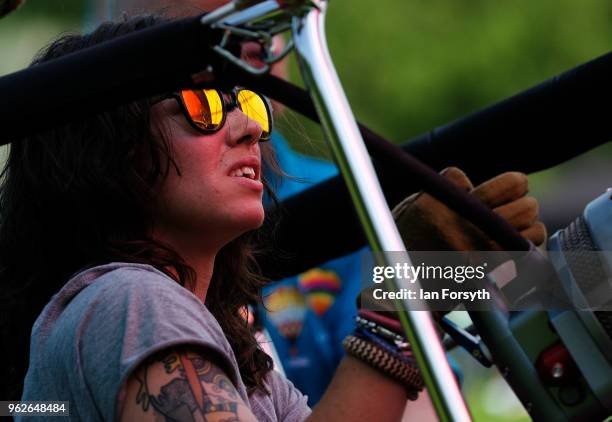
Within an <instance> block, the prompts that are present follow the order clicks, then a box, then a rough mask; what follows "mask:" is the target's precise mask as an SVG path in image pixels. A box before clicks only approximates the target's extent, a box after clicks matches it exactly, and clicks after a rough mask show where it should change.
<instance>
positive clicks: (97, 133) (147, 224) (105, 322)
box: [0, 17, 406, 421]
mask: <svg viewBox="0 0 612 422" xmlns="http://www.w3.org/2000/svg"><path fill="white" fill-rule="evenodd" d="M156 22H157V19H156V18H152V17H144V18H134V19H131V20H128V21H127V22H123V23H118V24H104V25H102V26H101V27H100V28H98V29H97V30H96V31H94V32H93V33H92V34H90V35H86V36H67V37H64V38H62V39H60V40H59V41H56V42H54V43H53V44H51V46H50V47H48V48H47V49H46V50H45V51H44V52H43V53H42V54H41V55H40V56H39V57H38V58H37V59H36V60H35V63H40V62H44V61H46V60H51V59H53V58H56V57H59V56H62V55H65V54H68V53H70V52H73V51H77V50H79V49H82V48H86V47H88V46H91V45H94V44H96V43H99V42H102V41H105V40H108V39H111V38H114V37H116V36H120V35H123V34H126V33H129V32H132V31H135V30H138V29H141V28H145V27H148V26H151V25H154V24H155V23H156ZM235 95H236V93H235V92H232V93H223V95H222V96H223V101H224V102H225V103H226V105H225V108H226V113H225V121H224V122H222V124H221V125H219V127H218V130H216V131H214V132H212V131H205V133H203V132H202V131H201V130H200V129H202V128H198V124H197V123H198V122H196V121H194V119H193V118H192V116H190V115H188V114H187V113H185V108H184V105H185V102H186V101H188V99H185V98H184V97H183V98H182V99H181V98H179V101H177V99H176V98H174V97H172V98H164V99H160V98H156V99H147V100H142V101H139V102H136V103H132V104H128V105H125V106H123V107H119V108H117V109H114V110H111V111H108V112H105V113H103V114H100V115H98V116H95V117H91V118H89V119H84V120H82V121H79V122H73V123H70V124H68V125H65V126H61V127H57V128H55V129H53V130H50V131H48V132H45V133H42V134H38V135H36V136H32V137H29V138H28V139H23V140H20V141H18V142H15V143H14V144H13V146H12V148H11V152H10V157H9V160H8V162H7V165H6V168H5V173H4V185H3V188H2V198H1V200H2V213H3V219H2V226H1V228H0V239H1V240H0V242H2V243H1V245H0V254H1V259H2V280H3V283H4V285H5V286H7V285H8V287H9V288H8V289H4V290H3V291H4V292H5V294H6V292H7V291H10V293H9V294H10V297H9V298H5V299H6V300H5V301H3V303H11V304H13V307H12V308H11V309H10V317H11V320H12V321H15V320H21V322H22V323H23V324H24V325H28V323H31V321H32V316H33V315H34V316H35V315H37V314H38V313H40V309H41V308H42V305H43V304H44V303H45V302H47V301H49V299H50V298H51V295H52V294H53V293H55V292H57V291H58V290H60V288H61V290H60V291H59V293H57V294H56V295H55V296H53V298H52V299H51V300H50V302H49V303H48V304H47V305H46V306H45V309H44V310H43V312H42V314H40V316H39V317H38V319H37V321H36V323H35V325H34V328H33V330H32V339H31V350H30V362H29V369H28V374H27V377H26V379H25V386H24V392H23V396H22V399H23V400H67V401H70V406H71V409H70V411H71V415H72V417H73V418H75V419H81V420H102V419H104V420H112V419H121V420H147V419H151V420H153V419H154V418H155V417H159V416H164V417H165V418H166V419H167V420H199V419H200V418H203V419H215V420H217V419H224V420H253V419H255V418H256V419H258V420H289V421H290V420H303V419H305V418H306V417H307V416H308V415H309V414H310V410H309V409H308V407H307V406H306V404H305V398H304V397H303V396H302V395H301V394H300V393H299V392H298V391H297V390H295V389H294V388H293V386H292V385H291V384H290V383H289V382H288V381H286V380H285V379H284V378H282V377H281V376H279V375H278V374H277V373H276V372H274V371H272V370H271V369H272V364H271V360H270V358H269V357H268V356H267V355H265V353H263V352H262V351H261V350H260V349H259V348H258V347H257V344H256V342H255V340H254V339H253V336H252V335H251V334H250V333H249V331H248V329H247V327H246V326H245V324H244V323H243V320H242V319H241V317H240V315H239V310H240V309H241V308H242V307H243V306H244V305H246V304H247V303H248V302H249V301H254V300H257V295H258V292H259V288H260V287H261V280H259V279H258V278H257V276H256V275H255V272H254V271H253V256H254V252H253V251H252V250H251V249H250V247H249V236H250V235H249V232H251V231H252V230H254V229H257V228H258V227H260V226H261V224H262V222H263V219H264V211H263V207H262V203H261V197H262V191H263V188H264V181H263V180H260V175H261V174H262V171H261V165H262V163H261V160H262V159H261V157H262V156H263V157H264V158H263V160H264V161H265V159H266V157H268V155H269V154H268V152H267V151H266V147H265V144H260V143H259V140H260V138H261V136H262V131H263V130H264V129H265V128H262V125H261V123H260V122H256V121H255V120H253V119H251V118H249V117H247V115H246V114H245V112H244V111H243V110H241V107H236V106H235V104H229V103H231V102H233V101H232V97H234V98H233V99H234V100H235ZM205 129H206V128H205ZM266 129H267V128H266ZM268 130H269V129H268ZM262 151H263V152H262ZM62 286H63V287H62ZM9 299H10V300H9ZM204 304H206V305H204ZM13 333H14V330H13V331H10V329H9V331H7V332H5V333H4V335H5V338H4V340H8V339H11V342H12V344H15V339H17V342H18V343H19V342H20V343H21V344H20V346H23V343H24V338H26V336H23V335H22V336H21V337H20V338H18V337H16V336H15V335H14V334H13ZM5 344H6V343H5ZM16 349H17V350H19V352H17V353H23V350H24V348H23V347H20V348H16ZM11 358H12V359H11V361H16V360H17V361H18V360H19V356H11ZM339 372H340V378H339V380H340V384H338V385H337V386H336V387H335V388H338V387H339V386H342V385H343V384H342V383H346V382H347V380H348V379H350V378H355V376H356V378H357V379H359V382H358V383H357V384H360V383H361V382H363V383H364V384H361V387H362V388H364V387H367V388H368V389H369V391H371V393H372V394H373V395H374V396H379V395H378V394H376V390H377V389H381V391H380V393H382V395H381V396H384V397H386V398H387V400H385V403H387V402H388V403H387V404H386V405H385V406H383V407H384V409H379V411H378V412H377V416H378V418H384V415H385V413H386V412H392V413H393V412H395V413H394V415H399V414H401V412H402V410H403V407H404V405H405V401H406V393H405V391H404V388H403V387H402V386H401V385H399V384H398V383H396V382H394V381H391V380H390V379H388V378H386V377H385V376H383V375H381V374H379V373H378V372H376V371H375V370H373V369H370V368H369V367H368V366H366V365H364V364H361V363H359V362H358V361H357V360H354V359H352V360H348V361H347V363H345V364H344V365H343V366H342V367H341V368H340V371H339ZM343 372H344V374H345V377H344V378H343V377H342V373H343ZM360 374H361V375H360ZM12 375H13V381H14V380H15V379H18V378H19V376H20V375H22V374H20V372H19V365H17V366H16V368H14V369H13V371H12ZM347 377H348V378H347ZM343 380H344V381H343ZM352 384H353V385H354V384H355V382H353V383H352ZM332 388H333V387H332ZM341 390H342V391H337V392H336V394H334V393H332V394H331V396H330V397H332V400H331V401H329V402H325V401H324V402H323V403H322V404H321V406H322V407H321V410H320V412H321V414H320V416H319V418H325V419H328V415H330V414H334V415H335V416H336V417H340V416H348V414H347V413H346V412H348V413H352V412H359V411H361V412H362V413H361V416H363V415H367V414H368V413H367V412H366V413H363V412H364V411H365V410H366V407H363V408H362V406H358V405H355V406H354V408H351V407H348V405H346V406H347V407H346V408H344V410H342V409H343V407H344V406H345V404H344V403H345V402H346V403H350V402H351V401H352V400H350V397H347V396H346V394H349V395H351V394H355V392H356V391H359V392H360V394H359V395H360V396H361V392H362V391H364V390H363V389H358V390H354V389H353V388H348V389H347V388H342V389H341ZM383 390H384V391H383ZM381 396H379V397H381ZM359 402H360V403H367V402H368V400H363V397H360V400H359ZM376 402H380V400H378V399H377V400H376ZM340 403H342V405H340ZM391 403H394V405H391ZM376 407H377V406H372V408H371V409H368V411H370V410H372V411H376ZM356 414H357V413H356ZM315 415H316V413H315ZM315 415H313V417H314V416H315Z"/></svg>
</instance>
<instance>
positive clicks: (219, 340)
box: [22, 263, 310, 422]
mask: <svg viewBox="0 0 612 422" xmlns="http://www.w3.org/2000/svg"><path fill="white" fill-rule="evenodd" d="M185 344H190V345H196V346H199V347H200V348H203V349H204V350H206V351H207V352H209V353H211V356H212V355H214V356H215V357H216V358H217V359H216V362H220V365H221V366H222V369H224V371H225V373H226V374H227V376H228V377H229V378H230V380H232V382H233V383H234V386H235V387H236V389H237V391H238V393H239V394H240V396H241V398H242V399H243V401H244V402H245V403H246V404H247V405H248V406H250V408H251V410H252V412H253V414H254V415H255V416H256V417H257V419H258V420H260V421H288V422H293V421H302V420H304V419H306V417H307V416H308V415H309V414H310V409H309V408H308V405H307V404H306V397H305V396H304V395H302V394H301V393H300V392H299V391H298V390H297V389H296V388H295V387H294V386H293V384H291V382H290V381H288V380H287V379H286V378H284V377H283V376H282V375H280V374H278V373H277V372H276V371H270V372H269V374H268V376H267V379H266V382H267V387H268V391H269V392H270V394H269V395H267V394H263V393H260V392H256V393H254V394H252V395H251V396H248V394H247V390H246V388H245V386H244V383H243V382H242V380H241V378H240V373H239V370H238V365H237V363H236V358H235V356H234V353H233V351H232V349H231V347H230V345H229V343H228V341H227V339H226V338H225V335H224V334H223V331H222V330H221V327H220V326H219V324H218V322H217V320H215V318H214V317H213V316H212V314H211V313H210V312H209V311H208V309H207V308H206V307H205V306H204V304H202V302H200V301H199V300H198V298H197V297H196V296H195V295H193V294H192V293H191V292H189V291H188V290H187V289H185V288H183V287H181V286H180V285H178V284H177V283H176V282H175V281H174V280H172V279H171V278H170V277H168V276H166V275H165V274H163V273H162V272H160V271H158V270H156V269H155V268H153V267H151V266H149V265H140V264H129V263H111V264H107V265H103V266H98V267H94V268H91V269H89V270H86V271H83V272H81V273H79V274H77V275H76V276H75V277H73V278H72V279H71V280H70V281H69V282H68V283H66V285H65V286H64V287H63V288H62V289H61V290H60V291H59V292H58V293H57V294H56V295H55V296H53V298H52V300H51V301H50V302H49V303H48V304H47V306H46V307H45V309H44V310H43V312H42V313H41V315H40V316H39V317H38V319H37V320H36V322H35V324H34V327H33V329H32V339H31V347H30V366H29V369H28V373H27V375H26V379H25V386H24V393H23V397H22V400H45V401H51V400H57V401H69V402H70V416H71V419H73V420H84V421H101V420H108V421H110V420H113V419H114V418H115V416H116V415H115V412H116V409H115V403H116V398H117V395H118V393H119V391H120V389H121V386H122V385H123V383H124V382H125V380H126V379H127V378H128V376H129V375H130V373H131V372H132V371H133V370H134V369H135V368H136V367H137V366H138V365H139V364H140V363H142V362H143V360H145V359H146V358H147V357H149V356H150V355H151V354H153V353H155V352H157V351H160V350H163V349H165V348H168V347H170V346H174V345H185ZM28 420H30V419H29V418H28ZM43 420H45V421H48V420H49V419H48V418H44V419H43ZM62 420H66V419H65V418H62Z"/></svg>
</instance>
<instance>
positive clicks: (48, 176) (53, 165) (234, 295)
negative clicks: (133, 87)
mask: <svg viewBox="0 0 612 422" xmlns="http://www.w3.org/2000/svg"><path fill="white" fill-rule="evenodd" d="M161 21H162V19H161V18H159V17H155V16H141V17H135V18H130V19H125V20H124V21H123V22H120V23H104V24H102V25H101V26H100V27H98V29H96V30H95V31H94V32H92V33H91V34H89V35H66V36H63V37H62V38H60V39H59V40H57V41H55V42H53V43H52V44H51V45H50V46H49V47H48V48H46V49H44V50H43V51H42V52H41V53H39V55H38V56H37V57H36V58H35V59H34V62H33V65H34V64H36V63H41V62H45V61H47V60H52V59H54V58H56V57H60V56H63V55H65V54H68V53H71V52H74V51H77V50H80V49H83V48H87V47H89V46H92V45H95V44H98V43H100V42H103V41H107V40H110V39H112V38H115V37H118V36H121V35H124V34H128V33H130V32H133V31H137V30H139V29H142V28H147V27H150V26H152V25H155V24H158V23H160V22H161ZM43 94H44V93H41V95H43ZM151 105H152V100H150V99H149V100H146V99H145V100H142V101H138V102H134V103H131V104H126V105H124V106H121V107H118V108H115V109H113V110H110V111H107V112H104V113H102V114H99V115H96V116H93V117H90V118H87V119H82V120H80V121H77V122H72V123H69V124H66V125H63V126H60V127H56V128H54V129H52V130H49V131H46V132H44V133H40V134H37V135H35V136H30V137H27V138H25V139H20V140H18V141H15V142H13V143H12V145H11V148H10V154H9V157H8V161H7V162H6V165H5V167H4V170H3V172H2V176H1V177H2V180H1V182H2V184H1V186H0V295H1V297H0V303H1V304H2V310H1V311H0V318H1V321H0V324H1V338H2V345H3V349H4V352H5V358H4V362H3V364H2V365H0V367H2V371H7V372H8V373H6V374H0V378H1V379H2V383H1V384H2V390H5V391H0V397H4V400H16V399H18V398H19V397H20V394H21V389H22V383H23V377H24V375H25V371H26V369H27V364H28V350H29V340H30V330H31V327H32V324H33V322H34V320H35V319H36V317H37V316H38V315H39V313H40V312H41V310H42V308H43V307H44V305H45V304H46V303H47V302H48V301H49V299H50V298H51V296H52V295H53V294H54V293H55V292H57V291H58V290H59V289H60V288H61V287H62V286H63V285H64V284H65V283H66V281H67V280H68V279H69V278H70V277H71V275H73V274H74V273H76V272H78V271H79V270H82V269H85V268H88V267H91V266H95V265H99V264H104V263H108V262H113V261H124V262H135V263H145V264H150V265H152V266H154V267H155V268H157V269H159V270H161V271H163V272H164V273H166V274H167V275H169V276H170V277H172V278H173V279H174V280H176V281H177V282H178V283H180V284H181V285H182V286H185V287H190V285H191V284H192V283H193V282H194V280H195V272H194V270H193V269H192V268H190V267H189V266H188V265H187V264H186V263H185V262H184V261H183V260H182V259H181V257H180V256H179V255H178V254H177V253H176V252H175V251H173V250H172V249H171V248H170V247H168V246H167V245H164V244H161V243H160V242H158V241H155V240H153V239H151V238H150V237H149V235H148V233H149V228H150V224H151V221H152V217H151V215H150V211H149V210H150V207H149V205H150V204H151V203H152V199H153V197H154V195H155V193H156V192H155V186H158V185H159V182H160V181H163V179H164V178H165V177H166V175H167V174H168V172H170V171H177V172H179V174H180V168H178V166H177V165H176V163H175V162H174V160H173V154H172V150H171V148H170V146H169V143H168V141H167V139H164V136H161V138H162V139H157V140H156V139H155V137H154V136H153V135H152V127H151V124H152V123H153V122H152V121H151V118H150V115H149V114H150V108H151ZM0 130H1V129H0ZM162 132H163V131H162ZM157 138H159V136H158V137H157ZM269 148H270V147H268V146H267V144H262V155H263V158H264V162H266V161H267V162H268V164H269V162H270V158H272V151H271V150H270V149H269ZM143 162H145V163H150V166H147V168H144V167H143V165H142V164H141V163H143ZM252 236H253V233H250V234H245V235H243V236H241V237H240V238H238V239H236V240H234V241H232V242H231V243H230V244H228V245H226V246H225V247H224V248H223V249H222V250H221V251H220V252H219V254H218V255H217V258H216V261H215V269H214V272H213V276H212V280H211V284H210V287H209V289H208V294H207V298H206V305H207V307H208V309H209V310H210V311H211V313H212V314H213V315H214V316H215V318H216V319H217V320H218V322H219V324H220V325H221V327H222V329H223V331H224V333H225V335H226V336H227V339H228V341H229V343H230V345H231V347H232V349H233V350H234V353H235V354H236V358H237V361H238V365H239V368H240V374H241V377H242V379H243V381H244V383H245V385H246V386H247V387H248V388H249V390H250V391H253V390H254V389H256V388H264V385H263V377H264V376H265V374H266V373H267V372H268V371H269V370H270V369H271V368H272V360H271V359H270V357H269V356H267V355H266V354H265V353H264V352H263V351H262V350H260V349H259V347H258V345H257V342H256V340H255V339H254V337H253V335H252V334H251V332H250V331H249V328H248V327H247V325H246V322H245V320H244V318H243V316H241V315H240V312H239V311H240V310H241V309H242V308H243V307H244V306H245V305H247V304H248V303H254V302H257V301H259V300H260V299H261V298H260V296H259V295H260V291H261V287H262V286H263V284H264V280H262V279H261V278H260V277H259V276H258V273H257V268H256V262H255V250H254V248H253V247H252V240H253V239H252Z"/></svg>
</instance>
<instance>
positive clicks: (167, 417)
mask: <svg viewBox="0 0 612 422" xmlns="http://www.w3.org/2000/svg"><path fill="white" fill-rule="evenodd" d="M117 409H118V412H119V420H121V421H134V420H142V421H228V422H229V421H241V422H242V421H255V420H256V419H255V417H254V416H253V414H252V413H251V411H250V409H249V408H248V407H247V406H246V405H245V404H244V402H243V400H242V399H241V398H240V396H239V394H238V392H237V391H236V388H235V387H234V385H233V384H232V382H231V381H230V379H229V378H228V377H227V375H226V374H225V373H224V372H223V371H222V369H221V368H219V366H217V365H216V364H215V363H214V362H212V361H210V360H208V359H207V357H206V356H205V355H204V354H203V353H202V352H200V351H198V350H197V349H194V348H172V349H167V350H164V351H163V352H161V353H158V354H156V355H155V356H153V357H151V358H150V359H148V360H147V361H145V362H144V363H143V364H142V365H140V366H139V367H138V368H137V369H136V370H135V371H134V372H133V373H132V375H131V376H130V377H129V378H128V380H127V382H126V383H125V385H124V386H123V389H122V391H121V393H120V396H119V398H118V403H117Z"/></svg>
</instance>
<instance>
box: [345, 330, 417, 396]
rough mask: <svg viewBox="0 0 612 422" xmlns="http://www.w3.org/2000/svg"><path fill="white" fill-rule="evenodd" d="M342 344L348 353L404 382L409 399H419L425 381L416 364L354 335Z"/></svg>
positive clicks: (399, 381)
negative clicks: (404, 360)
mask: <svg viewBox="0 0 612 422" xmlns="http://www.w3.org/2000/svg"><path fill="white" fill-rule="evenodd" d="M342 345H343V347H344V349H345V350H346V352H347V354H349V355H351V356H353V357H355V358H357V359H359V360H361V361H362V362H364V363H366V364H367V365H369V366H370V367H372V368H374V369H376V370H378V371H380V372H382V373H383V374H385V375H386V376H388V377H390V378H391V379H393V380H395V381H397V382H398V383H400V384H402V385H403V386H404V387H405V388H406V393H407V396H408V399H409V400H416V399H417V397H418V393H419V392H420V391H421V390H422V389H423V385H424V383H423V378H422V377H421V372H420V371H419V369H418V367H417V366H416V364H409V363H406V362H403V361H402V360H400V359H399V358H398V357H397V356H395V355H394V354H392V353H389V352H387V351H386V350H383V349H382V348H380V347H378V346H377V345H376V344H374V343H371V342H370V341H367V340H365V339H362V338H359V337H357V336H354V335H350V336H347V337H346V338H345V339H344V341H343V342H342Z"/></svg>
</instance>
